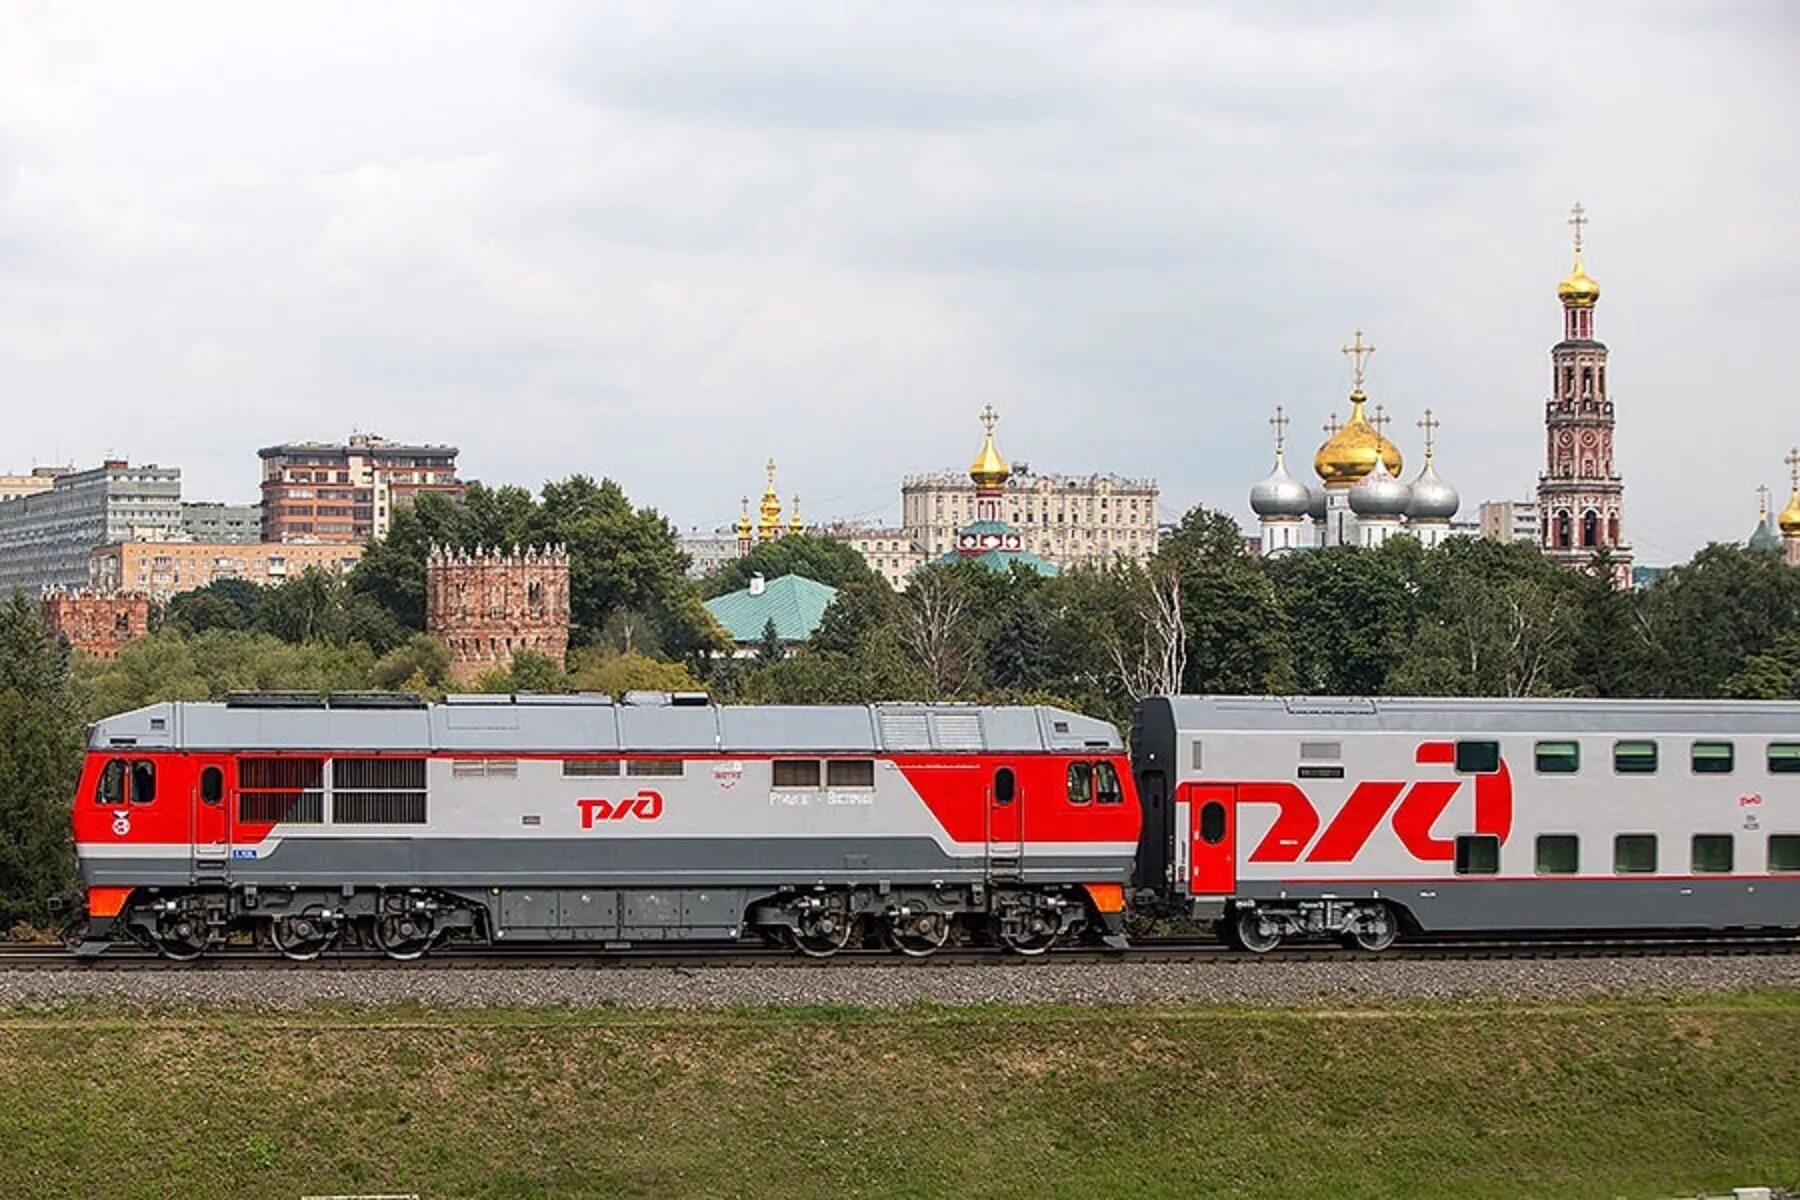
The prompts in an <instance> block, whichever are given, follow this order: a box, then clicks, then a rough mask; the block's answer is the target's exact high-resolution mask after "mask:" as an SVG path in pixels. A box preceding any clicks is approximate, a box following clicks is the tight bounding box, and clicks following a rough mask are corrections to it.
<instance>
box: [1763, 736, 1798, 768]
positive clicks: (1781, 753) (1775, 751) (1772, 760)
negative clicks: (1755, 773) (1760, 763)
mask: <svg viewBox="0 0 1800 1200" xmlns="http://www.w3.org/2000/svg"><path fill="white" fill-rule="evenodd" d="M1769 774H1771V775H1800V742H1770V743H1769Z"/></svg>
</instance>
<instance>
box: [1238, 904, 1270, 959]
mask: <svg viewBox="0 0 1800 1200" xmlns="http://www.w3.org/2000/svg"><path fill="white" fill-rule="evenodd" d="M1231 931H1232V933H1233V934H1234V935H1235V937H1234V940H1235V941H1236V943H1237V944H1238V945H1240V946H1242V947H1243V948H1244V949H1246V950H1248V951H1250V952H1251V953H1252V954H1267V953H1268V952H1269V951H1271V950H1273V949H1274V948H1275V947H1277V946H1279V945H1281V927H1280V926H1278V925H1276V924H1275V922H1273V921H1270V920H1267V919H1266V918H1264V916H1263V915H1262V913H1261V912H1259V911H1257V910H1256V909H1254V908H1244V909H1239V910H1238V914H1237V918H1236V919H1235V920H1234V921H1233V922H1232V925H1231Z"/></svg>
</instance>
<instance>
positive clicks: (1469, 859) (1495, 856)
mask: <svg viewBox="0 0 1800 1200" xmlns="http://www.w3.org/2000/svg"><path fill="white" fill-rule="evenodd" d="M1499 872H1500V839H1499V838H1497V837H1495V836H1494V835H1493V834H1491V833H1465V834H1461V835H1460V836H1458V837H1457V839H1456V873H1457V874H1458V875H1496V874H1499Z"/></svg>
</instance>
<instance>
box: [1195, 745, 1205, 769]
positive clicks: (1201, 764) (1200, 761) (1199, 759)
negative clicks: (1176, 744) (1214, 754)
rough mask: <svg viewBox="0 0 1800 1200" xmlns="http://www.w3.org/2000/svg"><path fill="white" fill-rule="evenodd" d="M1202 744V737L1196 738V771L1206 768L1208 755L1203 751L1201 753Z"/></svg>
mask: <svg viewBox="0 0 1800 1200" xmlns="http://www.w3.org/2000/svg"><path fill="white" fill-rule="evenodd" d="M1202 746H1203V743H1202V742H1201V741H1200V739H1199V738H1195V739H1194V770H1196V771H1204V770H1206V756H1205V755H1204V754H1203V753H1201V748H1202Z"/></svg>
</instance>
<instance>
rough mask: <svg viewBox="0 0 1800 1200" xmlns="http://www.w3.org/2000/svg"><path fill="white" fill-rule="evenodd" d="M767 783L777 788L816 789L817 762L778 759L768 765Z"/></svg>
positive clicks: (817, 784) (811, 759)
mask: <svg viewBox="0 0 1800 1200" xmlns="http://www.w3.org/2000/svg"><path fill="white" fill-rule="evenodd" d="M769 782H770V785H771V786H773V787H778V788H816V787H818V786H819V760H818V759H816V758H778V759H776V760H775V761H774V763H772V764H771V765H770V774H769Z"/></svg>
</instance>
